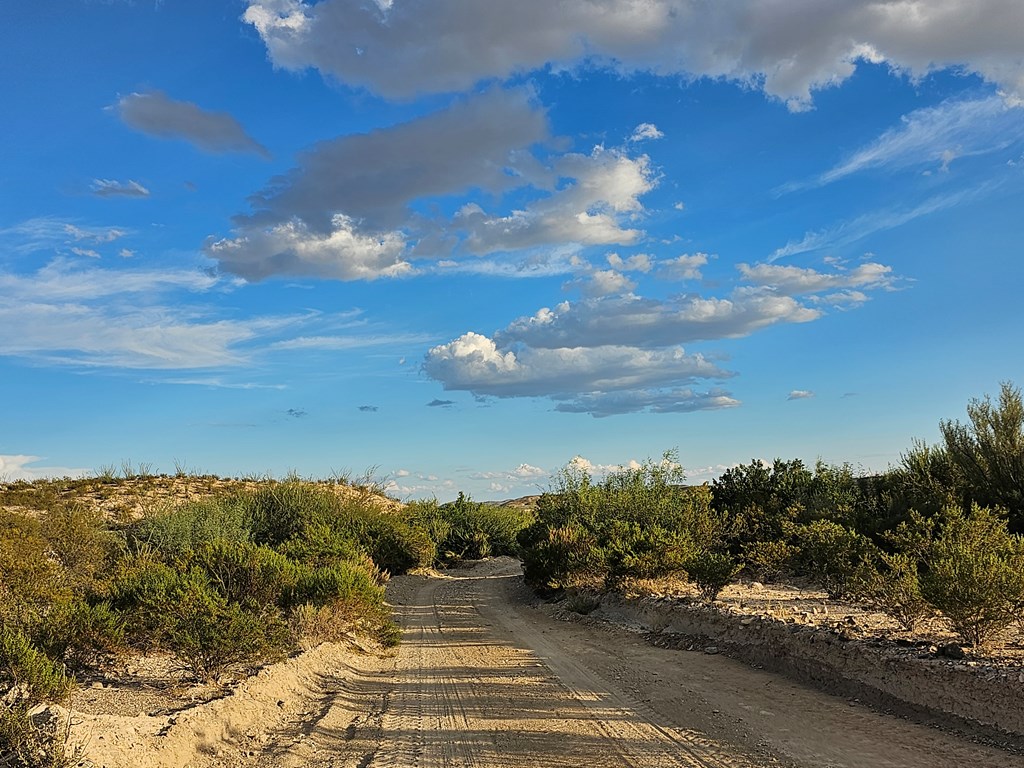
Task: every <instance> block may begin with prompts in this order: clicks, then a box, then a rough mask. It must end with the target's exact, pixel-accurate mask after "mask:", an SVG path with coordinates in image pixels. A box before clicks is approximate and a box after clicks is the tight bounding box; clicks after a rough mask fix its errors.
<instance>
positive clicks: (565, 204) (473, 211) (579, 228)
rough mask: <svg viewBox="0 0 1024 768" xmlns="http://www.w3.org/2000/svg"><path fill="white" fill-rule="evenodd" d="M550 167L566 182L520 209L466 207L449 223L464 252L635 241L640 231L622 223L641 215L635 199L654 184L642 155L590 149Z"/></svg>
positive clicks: (646, 160)
mask: <svg viewBox="0 0 1024 768" xmlns="http://www.w3.org/2000/svg"><path fill="white" fill-rule="evenodd" d="M554 167H555V173H556V175H557V176H559V177H563V178H569V179H572V181H570V182H569V183H568V184H566V185H565V186H563V187H561V188H560V189H558V190H556V191H554V192H553V193H552V194H550V195H549V196H547V197H543V198H541V199H539V200H536V201H534V202H532V203H530V204H529V205H527V206H526V207H525V208H523V209H521V210H516V211H513V212H512V213H510V214H508V215H499V216H494V215H490V214H487V213H485V212H484V210H483V209H482V208H481V207H480V206H479V205H477V204H475V203H470V204H468V205H466V206H465V207H464V208H463V209H462V210H461V212H460V213H459V216H458V217H457V218H456V221H455V223H456V225H457V226H458V227H459V228H461V229H465V230H466V231H467V233H468V235H467V238H466V248H467V250H468V251H469V252H470V253H475V254H487V253H493V252H495V251H509V250H518V249H522V248H532V247H537V246H543V245H550V244H559V243H577V244H580V245H605V244H630V243H633V242H636V240H637V239H638V238H639V237H640V235H641V232H640V230H638V229H634V228H631V227H629V226H627V225H626V222H627V221H628V220H629V217H630V216H632V215H635V214H639V213H640V212H641V211H642V210H643V205H642V204H641V202H640V197H641V196H642V195H644V194H645V193H647V192H649V191H650V190H651V189H653V188H654V185H655V181H656V180H655V176H654V172H653V170H652V169H651V167H650V160H649V158H648V157H647V156H646V155H641V156H640V157H635V158H633V157H629V156H628V155H626V154H625V153H624V152H621V151H618V150H613V149H605V148H604V147H596V148H595V149H594V150H593V152H592V153H591V154H589V155H583V154H576V153H571V154H567V155H565V156H563V157H561V158H560V159H559V160H558V161H557V162H556V163H555V166H554Z"/></svg>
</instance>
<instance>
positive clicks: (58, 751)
mask: <svg viewBox="0 0 1024 768" xmlns="http://www.w3.org/2000/svg"><path fill="white" fill-rule="evenodd" d="M73 688H74V680H73V679H72V678H71V677H70V676H69V675H68V674H67V672H66V671H65V670H64V668H63V666H62V665H60V664H57V663H55V662H54V661H52V660H51V659H50V658H48V657H47V656H46V654H44V653H43V652H42V651H40V650H39V649H38V648H36V647H35V646H34V645H33V644H32V642H31V641H30V640H29V638H28V636H27V635H25V633H23V632H21V631H19V630H16V629H13V628H11V627H8V626H3V625H0V765H4V766H16V767H18V768H22V767H23V768H36V767H37V766H39V767H40V768H41V767H42V766H54V767H55V768H56V766H63V765H64V764H65V760H64V758H65V753H64V746H63V745H64V741H63V740H62V739H60V738H58V736H59V734H58V733H57V728H56V724H55V723H53V722H51V723H45V722H42V723H41V722H37V719H36V718H34V717H33V714H32V713H33V710H34V709H35V708H36V707H37V706H38V705H39V704H43V703H45V702H62V701H64V700H65V699H66V698H67V697H68V695H69V694H70V693H71V691H72V690H73Z"/></svg>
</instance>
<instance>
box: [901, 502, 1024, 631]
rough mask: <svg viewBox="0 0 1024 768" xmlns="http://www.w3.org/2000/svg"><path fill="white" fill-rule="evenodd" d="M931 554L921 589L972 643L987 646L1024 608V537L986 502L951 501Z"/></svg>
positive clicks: (931, 548)
mask: <svg viewBox="0 0 1024 768" xmlns="http://www.w3.org/2000/svg"><path fill="white" fill-rule="evenodd" d="M939 526H940V530H939V533H938V535H937V536H936V538H935V539H934V540H933V541H932V543H931V546H930V548H929V550H928V552H927V555H926V560H925V562H926V565H927V569H926V570H925V571H924V573H922V574H921V577H920V579H921V594H922V595H923V596H924V598H925V599H926V600H927V601H928V602H929V603H930V604H931V605H933V606H935V607H936V608H937V609H939V610H940V611H941V612H942V613H943V614H944V615H945V616H946V618H947V619H949V622H950V624H952V625H953V628H954V629H955V630H956V631H957V633H958V634H959V635H960V636H961V637H962V638H963V639H964V640H965V641H967V642H968V643H971V644H972V645H975V646H980V647H984V646H986V645H988V644H989V643H990V642H991V641H992V640H994V639H995V637H996V636H997V635H998V634H999V633H1000V632H1002V631H1003V630H1004V629H1006V628H1007V627H1009V626H1010V625H1011V624H1013V623H1014V622H1015V621H1017V620H1018V619H1019V618H1020V615H1021V611H1022V609H1024V539H1022V538H1021V537H1020V536H1019V535H1014V534H1011V533H1009V531H1008V529H1007V524H1006V521H1005V520H1004V519H1002V518H1000V517H999V516H998V515H997V514H996V513H995V512H993V511H992V510H990V509H987V508H985V507H979V506H977V505H974V506H973V507H972V508H971V510H970V512H968V513H964V512H963V511H962V510H961V509H959V508H958V507H947V508H946V510H945V511H944V512H943V514H942V517H941V519H940V521H939Z"/></svg>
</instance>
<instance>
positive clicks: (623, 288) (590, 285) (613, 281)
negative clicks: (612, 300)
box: [564, 269, 636, 297]
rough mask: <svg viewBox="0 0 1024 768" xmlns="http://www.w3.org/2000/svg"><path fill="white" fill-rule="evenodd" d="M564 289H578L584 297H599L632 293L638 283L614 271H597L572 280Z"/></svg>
mask: <svg viewBox="0 0 1024 768" xmlns="http://www.w3.org/2000/svg"><path fill="white" fill-rule="evenodd" d="M564 287H565V288H567V289H568V288H578V289H579V291H580V293H582V294H583V295H584V296H588V297H597V296H612V295H616V294H622V293H630V292H631V291H632V290H633V289H634V288H636V283H635V282H633V281H632V280H630V279H629V278H628V277H626V276H625V275H624V274H622V273H621V272H616V271H615V270H614V269H597V270H594V271H592V272H590V273H588V274H587V275H584V276H582V277H578V278H576V279H575V280H570V281H569V282H568V283H566V284H565V286H564Z"/></svg>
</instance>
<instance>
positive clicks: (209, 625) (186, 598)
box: [161, 569, 290, 680]
mask: <svg viewBox="0 0 1024 768" xmlns="http://www.w3.org/2000/svg"><path fill="white" fill-rule="evenodd" d="M168 597H169V599H170V601H171V603H172V604H173V605H174V610H173V611H171V612H170V613H168V614H166V615H165V616H164V617H163V621H162V623H161V644H162V646H163V647H165V648H166V649H167V650H169V651H170V652H171V653H173V654H174V656H175V657H176V658H177V659H178V660H179V661H180V662H181V664H182V665H183V666H184V667H185V668H186V669H188V670H189V671H190V672H192V673H193V674H194V675H195V676H196V677H197V678H200V679H206V680H209V679H213V678H215V677H216V676H217V675H219V674H220V673H222V672H224V671H225V670H226V669H228V668H229V667H231V666H232V665H235V664H242V663H249V664H251V663H257V662H261V661H265V660H268V659H273V658H276V657H278V656H280V655H281V654H282V653H283V652H284V651H285V650H286V649H287V648H288V647H289V645H290V636H289V632H288V626H287V624H286V623H285V621H284V619H283V617H282V616H281V614H280V612H279V611H276V610H272V609H267V610H264V611H261V612H260V613H256V612H253V611H248V610H246V609H245V608H243V607H242V606H241V605H239V604H238V603H232V602H229V601H228V600H227V599H226V598H225V597H224V596H223V595H221V594H220V593H219V592H217V590H216V589H214V588H213V586H212V585H211V584H210V581H209V579H208V578H207V576H206V574H205V573H203V572H202V571H200V570H199V569H193V570H191V571H189V572H188V573H186V574H183V575H182V577H181V578H180V579H179V580H178V582H177V583H176V584H175V585H174V586H173V588H172V589H171V590H170V592H169V594H168Z"/></svg>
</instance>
